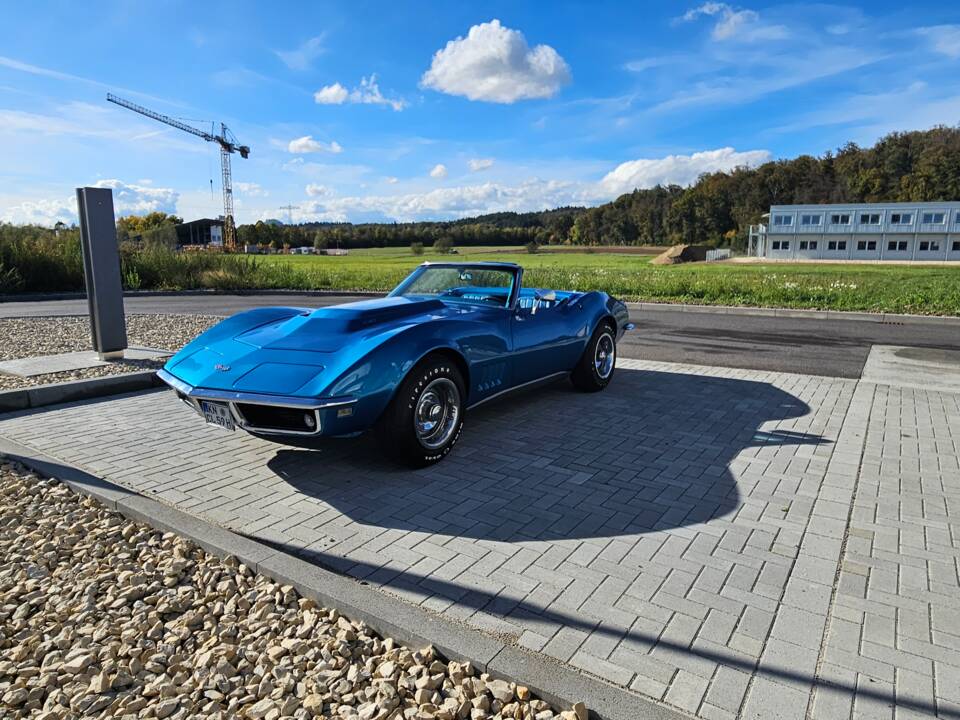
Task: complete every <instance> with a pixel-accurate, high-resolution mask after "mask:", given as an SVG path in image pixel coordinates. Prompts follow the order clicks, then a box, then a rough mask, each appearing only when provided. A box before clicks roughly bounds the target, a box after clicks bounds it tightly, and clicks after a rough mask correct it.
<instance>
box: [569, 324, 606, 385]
mask: <svg viewBox="0 0 960 720" xmlns="http://www.w3.org/2000/svg"><path fill="white" fill-rule="evenodd" d="M616 364H617V340H616V331H615V330H614V329H613V326H612V325H611V324H610V323H609V322H603V323H601V324H600V326H599V327H597V329H596V330H595V331H594V333H593V336H592V337H591V338H590V342H588V343H587V347H586V348H585V349H584V351H583V355H582V356H581V357H580V361H579V362H578V363H577V366H576V367H575V368H574V369H573V373H572V374H571V375H570V381H571V382H572V383H573V386H574V387H575V388H577V390H582V391H583V392H598V391H600V390H603V389H604V388H605V387H606V386H607V385H608V384H609V383H610V379H611V378H612V377H613V371H614V370H615V369H616Z"/></svg>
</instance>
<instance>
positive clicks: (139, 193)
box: [94, 180, 180, 217]
mask: <svg viewBox="0 0 960 720" xmlns="http://www.w3.org/2000/svg"><path fill="white" fill-rule="evenodd" d="M94 187H100V188H111V189H112V190H113V209H114V210H115V211H116V213H117V216H118V217H119V216H120V215H143V214H145V213H150V212H158V211H159V212H165V213H176V212H177V201H178V200H179V199H180V193H178V192H177V191H176V190H174V189H172V188H158V187H152V186H150V187H147V186H143V185H133V184H130V185H128V184H127V183H125V182H123V181H122V180H98V181H97V182H96V183H95V184H94Z"/></svg>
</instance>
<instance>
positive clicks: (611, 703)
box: [0, 437, 691, 720]
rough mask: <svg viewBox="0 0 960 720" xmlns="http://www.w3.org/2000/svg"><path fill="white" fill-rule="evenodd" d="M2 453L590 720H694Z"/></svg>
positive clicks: (146, 501)
mask: <svg viewBox="0 0 960 720" xmlns="http://www.w3.org/2000/svg"><path fill="white" fill-rule="evenodd" d="M0 455H3V456H6V457H8V458H10V459H11V460H15V461H17V462H20V463H22V464H23V465H25V466H27V467H29V468H31V469H33V470H34V471H36V472H38V473H40V474H42V475H46V476H50V477H54V478H56V479H58V480H60V481H61V482H63V483H65V484H66V485H67V486H69V487H70V488H72V489H73V490H75V491H76V492H79V493H82V494H84V495H87V496H89V497H92V498H94V499H95V500H97V501H99V502H101V503H103V504H104V505H105V506H107V507H109V508H111V509H113V510H116V511H117V512H119V513H121V514H122V515H124V516H125V517H127V518H130V519H131V520H136V521H139V522H144V523H146V524H148V525H151V526H152V527H155V528H157V529H158V530H162V531H165V532H173V533H176V534H178V535H180V536H181V537H184V538H186V539H188V540H191V541H192V542H195V543H196V544H197V545H198V546H199V547H201V548H203V549H204V550H205V551H207V552H209V553H211V554H213V555H216V556H218V557H226V556H227V555H232V556H234V557H236V558H237V559H238V560H239V561H240V562H242V563H244V564H246V565H248V566H249V567H250V568H252V569H254V570H256V571H257V572H260V573H262V574H264V575H266V576H267V577H270V578H272V579H273V580H275V581H277V582H280V583H283V584H289V585H292V586H293V587H294V588H296V589H297V591H298V592H299V593H300V594H301V595H303V596H304V597H308V598H311V599H314V600H316V601H317V602H319V603H321V604H322V605H325V606H327V607H335V608H337V609H338V610H340V611H341V612H343V613H344V614H345V615H347V616H349V617H351V618H353V619H355V620H362V621H364V622H366V623H367V624H368V625H369V626H370V627H371V628H373V629H374V630H375V631H376V632H378V633H380V634H381V635H384V636H390V637H393V638H395V639H396V640H398V641H400V642H402V643H404V644H407V645H411V646H414V647H416V646H422V645H427V644H432V645H433V646H434V647H435V648H436V649H437V650H438V651H439V652H440V653H442V654H443V655H444V656H445V657H447V658H449V659H451V660H459V661H465V660H469V661H471V662H472V663H473V664H474V665H475V666H476V667H478V668H481V669H482V670H484V671H486V672H489V673H490V674H491V675H493V676H495V677H500V678H503V679H506V680H512V681H515V682H517V683H518V684H522V685H526V686H527V687H529V688H530V690H531V691H532V692H533V693H535V694H536V695H538V696H539V697H542V698H543V699H544V700H547V701H548V702H550V703H552V704H554V705H556V706H559V707H561V708H566V707H569V706H570V705H571V704H572V703H574V702H579V701H582V702H584V703H585V704H586V706H587V707H588V708H589V709H590V716H591V718H595V720H689V718H690V717H691V716H689V715H687V714H685V713H682V712H679V711H677V710H674V709H672V708H669V707H667V706H664V705H661V704H659V703H656V702H654V701H652V700H650V699H647V698H644V697H641V696H639V695H636V694H634V693H632V692H630V691H628V690H624V689H622V688H617V687H614V686H612V685H609V684H607V683H605V682H602V681H601V680H597V679H594V678H592V677H589V676H587V675H583V674H581V673H579V672H577V671H576V670H574V669H573V668H569V667H567V666H564V665H561V664H559V663H558V662H556V661H554V660H551V659H548V658H546V657H543V656H541V655H536V654H533V653H531V652H529V651H526V650H523V649H520V648H517V647H514V646H510V645H506V644H505V643H503V642H501V641H500V640H497V639H495V638H491V637H489V636H487V635H484V634H482V633H480V632H478V631H476V630H473V629H471V628H468V627H465V626H462V625H459V624H458V623H455V622H453V621H451V620H448V619H446V618H442V617H439V616H437V615H434V614H432V613H430V612H428V611H426V610H424V609H423V608H420V607H416V606H414V605H410V604H408V603H406V602H404V601H402V600H400V599H398V598H393V597H390V596H389V595H387V594H385V593H383V592H381V591H379V590H376V589H374V588H371V587H368V586H366V585H365V584H364V583H362V582H359V581H357V580H354V579H352V578H348V577H344V576H342V575H338V574H336V573H333V572H330V571H328V570H325V569H323V568H320V567H318V566H316V565H314V564H311V563H309V562H307V561H305V560H301V559H299V558H296V557H293V556H292V555H289V554H287V553H283V552H278V551H276V550H274V549H273V548H272V547H270V546H269V545H266V544H264V543H260V542H257V541H255V540H252V539H250V538H246V537H243V536H241V535H238V534H236V533H233V532H231V531H229V530H226V529H224V528H221V527H218V526H216V525H213V524H211V523H209V522H206V521H204V520H202V519H200V518H197V517H194V516H192V515H188V514H187V513H185V512H182V511H180V510H177V509H175V508H173V507H170V506H168V505H165V504H163V503H161V502H159V501H157V500H154V499H152V498H148V497H145V496H143V495H140V494H138V493H135V492H133V491H131V490H128V489H126V488H123V487H120V486H118V485H115V484H114V483H111V482H109V481H107V480H104V479H102V478H99V477H96V476H94V475H91V474H90V473H87V472H84V471H83V470H80V469H78V468H75V467H73V466H70V465H66V464H62V463H59V462H57V461H56V460H55V459H53V458H50V457H47V456H45V455H44V454H42V453H39V452H38V451H36V450H34V449H32V448H29V447H26V446H24V445H21V444H19V443H16V442H13V441H11V440H8V439H6V438H2V437H0Z"/></svg>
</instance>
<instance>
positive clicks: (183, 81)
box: [0, 0, 960, 224]
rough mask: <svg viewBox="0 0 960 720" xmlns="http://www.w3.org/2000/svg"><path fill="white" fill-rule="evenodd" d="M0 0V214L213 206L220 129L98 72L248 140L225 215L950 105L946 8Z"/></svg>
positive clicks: (792, 145) (952, 59)
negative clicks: (185, 124) (85, 195)
mask: <svg viewBox="0 0 960 720" xmlns="http://www.w3.org/2000/svg"><path fill="white" fill-rule="evenodd" d="M12 7H13V6H11V8H12ZM11 12H12V19H11ZM7 17H8V22H5V23H4V24H3V25H2V26H0V157H2V158H3V160H2V162H0V220H4V221H8V222H40V223H43V224H52V223H53V222H55V221H56V220H58V219H62V220H65V221H68V222H69V221H71V220H72V219H73V218H74V217H75V208H74V207H73V205H74V199H73V189H74V188H75V187H77V186H80V185H94V184H100V185H107V186H111V187H114V188H115V202H116V204H117V207H118V211H119V212H120V213H129V212H144V211H149V210H155V209H160V210H165V211H168V212H176V213H178V214H180V215H182V216H184V217H186V218H188V219H189V218H196V217H202V216H216V215H217V214H219V213H220V212H222V210H221V208H222V205H221V200H220V180H219V158H218V154H217V150H216V147H215V146H214V145H212V144H208V143H204V142H203V141H202V140H200V139H199V138H195V137H193V136H190V135H187V134H185V133H182V132H180V131H178V130H175V129H172V128H168V127H166V126H164V125H161V124H159V123H156V122H154V121H152V120H149V119H147V118H143V117H140V116H137V115H135V114H133V113H131V112H129V111H127V110H124V109H122V108H119V107H116V106H114V105H111V104H109V103H107V102H106V101H105V95H106V93H107V92H108V91H111V92H114V93H115V94H117V95H120V96H122V97H126V98H129V99H131V100H133V101H135V102H138V103H140V104H143V105H146V106H147V107H150V108H151V109H155V110H157V111H160V112H163V113H167V114H169V115H172V116H176V117H179V118H185V119H189V120H190V121H194V124H196V125H198V126H205V127H209V121H211V120H217V121H223V122H225V123H226V124H227V125H228V126H229V127H230V128H231V130H232V131H233V132H234V134H235V135H236V136H237V137H238V138H239V140H240V141H241V142H243V143H245V144H248V145H250V146H251V148H252V152H251V156H250V158H249V159H248V160H241V159H240V158H239V157H238V156H235V159H234V163H233V168H234V182H235V192H236V206H237V216H238V220H239V221H240V222H249V221H253V220H256V219H260V218H271V217H275V218H281V219H284V220H286V219H287V218H288V215H289V211H287V210H280V208H281V207H282V206H285V205H288V204H293V205H296V206H298V209H296V210H293V211H292V219H293V220H294V221H298V220H313V219H319V220H353V221H367V220H373V221H380V220H385V221H393V220H416V219H435V218H438V219H444V218H454V217H462V216H465V215H472V214H476V213H481V212H490V211H498V210H531V209H541V208H546V207H554V206H557V205H563V204H597V203H601V202H605V201H607V200H610V199H613V198H614V197H616V196H617V195H619V194H621V193H623V192H629V191H630V190H632V189H633V188H635V187H649V186H652V185H654V184H656V183H657V182H677V183H680V184H688V183H690V182H691V181H693V180H694V179H695V178H696V176H697V175H698V174H699V173H700V172H703V171H710V170H717V169H728V168H731V167H733V166H736V165H744V164H756V163H759V162H762V161H764V160H766V159H769V158H789V157H794V156H796V155H798V154H801V153H812V154H818V155H819V154H822V153H823V152H824V151H826V150H829V149H833V148H836V147H837V146H839V145H842V144H844V143H845V142H847V141H848V140H852V141H855V142H858V143H860V144H871V143H872V142H873V141H875V140H876V139H877V138H878V137H879V136H881V135H883V134H885V133H887V132H890V131H892V130H910V129H925V128H929V127H931V126H933V125H936V124H948V125H956V124H958V123H960V6H957V5H955V4H953V3H934V2H929V3H915V4H912V5H910V4H905V3H902V2H900V3H887V2H871V3H860V4H830V5H828V4H760V3H750V4H744V5H740V4H734V3H730V4H727V3H719V2H706V3H702V2H699V3H698V2H690V3H684V2H662V3H614V2H589V3H587V2H582V3H569V2H551V3H533V2H526V3H523V2H502V3H501V2H489V3H486V2H485V3H480V2H477V3H452V2H434V3H426V2H413V3H387V2H383V3H379V2H364V1H363V0H355V1H353V2H349V3H346V2H344V3H323V2H313V3H284V2H270V3H267V2H263V3H254V2H243V1H240V2H229V3H218V2H204V3H193V2H156V3H136V2H108V1H105V2H99V3H95V4H93V5H91V4H89V3H88V4H83V3H79V4H78V3H73V2H43V1H42V0H40V1H37V2H31V3H22V4H20V5H19V6H18V7H17V8H16V10H10V9H8V13H7ZM211 180H212V181H213V189H212V192H211V182H210V181H211Z"/></svg>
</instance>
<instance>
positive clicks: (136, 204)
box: [0, 180, 180, 226]
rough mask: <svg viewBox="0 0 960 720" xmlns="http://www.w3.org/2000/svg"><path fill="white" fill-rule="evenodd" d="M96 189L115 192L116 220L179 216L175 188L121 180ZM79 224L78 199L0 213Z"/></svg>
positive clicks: (6, 218)
mask: <svg viewBox="0 0 960 720" xmlns="http://www.w3.org/2000/svg"><path fill="white" fill-rule="evenodd" d="M93 187H100V188H111V189H112V190H113V209H114V213H115V214H116V216H117V217H121V216H123V215H145V214H146V213H150V212H158V211H159V212H166V213H174V214H175V213H176V212H177V202H178V200H179V199H180V193H178V192H177V191H176V190H173V189H172V188H158V187H152V186H149V187H148V186H146V185H137V184H132V183H131V184H127V183H125V182H123V181H122V180H98V181H97V182H95V183H94V184H93ZM58 220H59V221H61V222H65V223H68V224H69V223H75V222H77V200H76V196H74V195H70V196H65V197H63V198H41V199H38V200H25V201H22V202H20V203H19V204H17V205H11V206H9V207H7V208H5V209H4V210H3V211H0V221H3V222H8V223H18V224H19V223H33V224H37V225H45V226H52V225H54V224H55V223H56V222H57V221H58Z"/></svg>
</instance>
